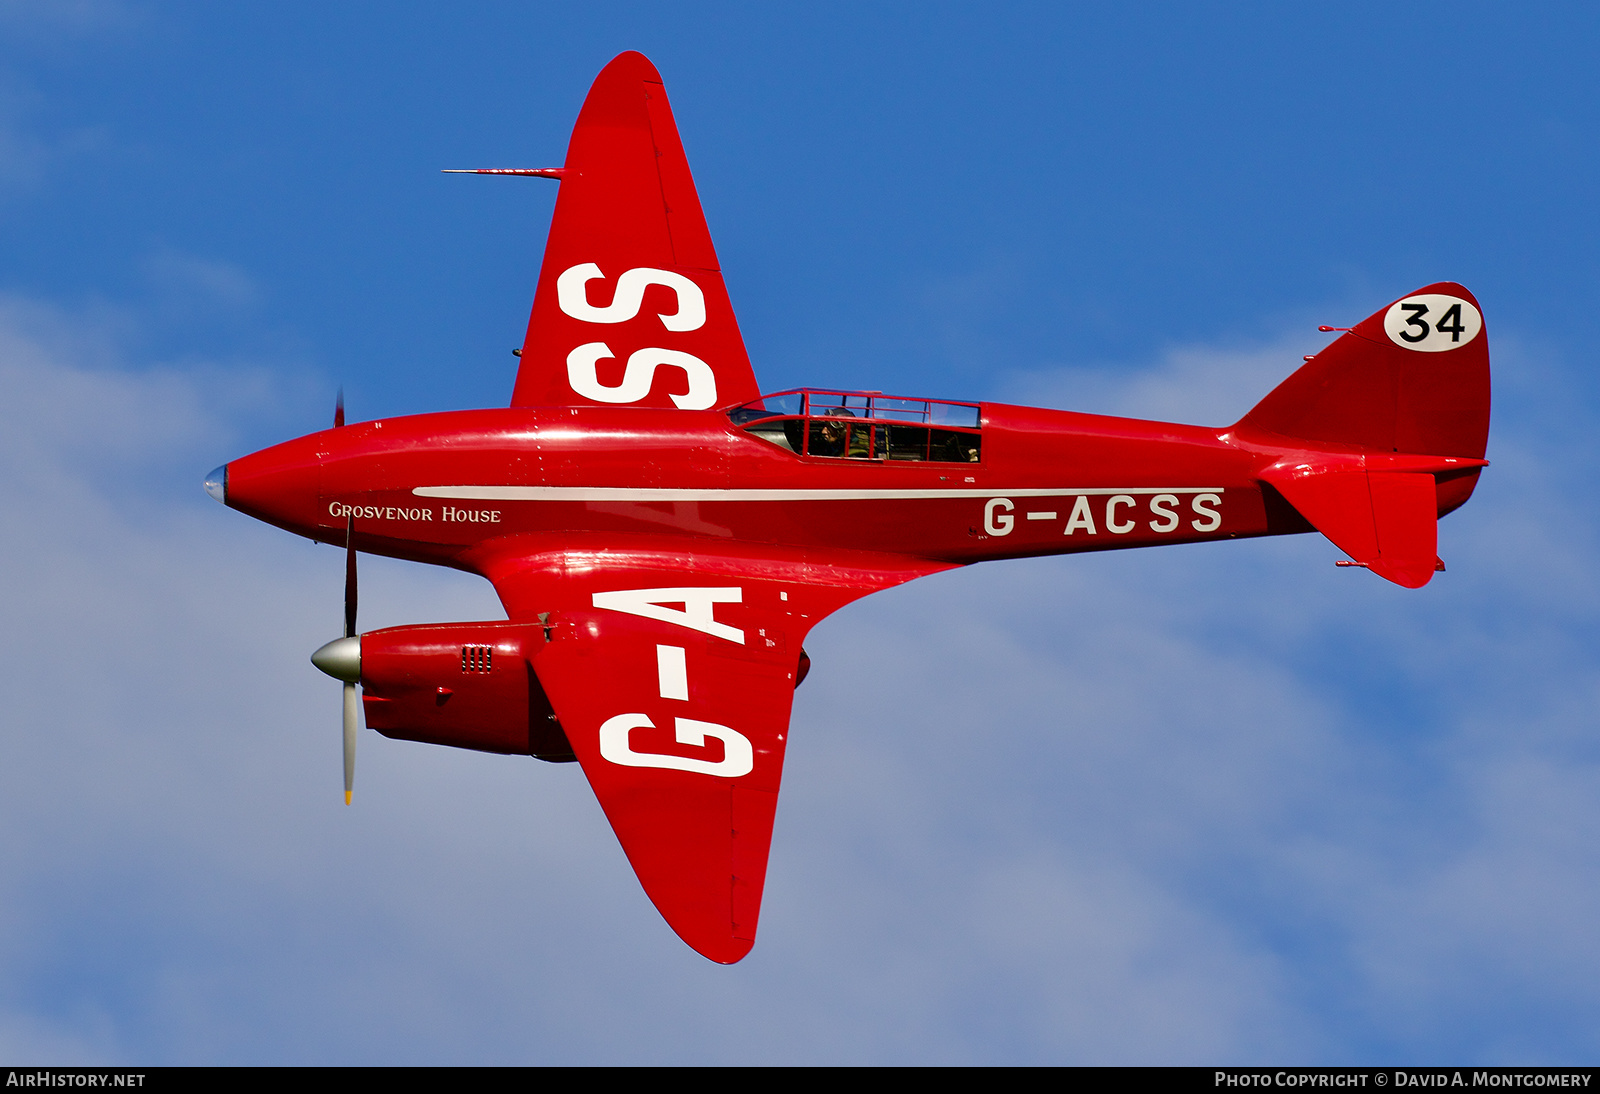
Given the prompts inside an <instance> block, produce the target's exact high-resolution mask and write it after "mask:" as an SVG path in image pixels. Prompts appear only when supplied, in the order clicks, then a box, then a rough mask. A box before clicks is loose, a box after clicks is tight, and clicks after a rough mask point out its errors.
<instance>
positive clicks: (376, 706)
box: [360, 622, 576, 763]
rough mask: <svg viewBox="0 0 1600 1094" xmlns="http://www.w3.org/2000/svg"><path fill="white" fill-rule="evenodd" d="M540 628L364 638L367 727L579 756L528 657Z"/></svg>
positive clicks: (496, 625)
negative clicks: (556, 715) (574, 753)
mask: <svg viewBox="0 0 1600 1094" xmlns="http://www.w3.org/2000/svg"><path fill="white" fill-rule="evenodd" d="M542 631H543V628H541V627H540V626H539V625H538V624H526V623H506V622H487V623H430V624H424V625H422V626H414V627H389V628H387V629H385V630H379V631H368V632H367V633H365V634H363V635H362V636H361V655H360V656H361V688H362V701H363V703H364V704H365V706H366V714H367V726H368V727H369V728H371V729H375V730H377V731H378V732H379V733H381V734H383V735H384V736H385V737H395V738H398V739H401V740H407V741H425V742H427V743H429V744H436V745H450V746H452V747H455V748H471V749H476V750H477V751H479V752H499V753H510V754H519V755H527V756H537V757H538V758H539V759H541V760H549V761H551V762H554V763H562V762H569V761H571V760H573V759H575V758H576V757H574V756H573V754H572V746H571V745H569V744H568V743H567V738H566V734H564V733H563V732H562V731H561V726H560V725H559V724H557V722H556V717H555V711H554V710H552V709H551V707H550V700H549V699H548V698H547V697H546V696H545V693H544V688H543V687H542V686H540V684H539V678H538V676H536V675H535V674H534V671H533V665H532V663H531V660H530V657H529V654H531V653H532V652H533V651H534V650H536V649H538V648H539V647H540V646H542V645H543V643H544V636H543V633H542Z"/></svg>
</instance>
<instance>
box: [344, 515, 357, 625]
mask: <svg viewBox="0 0 1600 1094" xmlns="http://www.w3.org/2000/svg"><path fill="white" fill-rule="evenodd" d="M355 633H356V517H355V514H354V513H352V514H350V516H349V517H348V518H347V520H346V523H345V526H344V636H345V637H346V638H352V637H354V636H355Z"/></svg>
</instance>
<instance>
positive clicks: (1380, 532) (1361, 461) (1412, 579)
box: [1234, 282, 1489, 588]
mask: <svg viewBox="0 0 1600 1094" xmlns="http://www.w3.org/2000/svg"><path fill="white" fill-rule="evenodd" d="M1234 430H1235V432H1236V433H1237V434H1238V435H1240V436H1241V437H1243V438H1248V439H1252V440H1254V441H1257V442H1260V443H1263V444H1264V445H1266V446H1270V447H1272V448H1277V449H1289V450H1290V451H1287V452H1285V454H1284V456H1283V457H1282V458H1280V459H1279V460H1278V461H1277V462H1276V463H1273V464H1271V465H1270V466H1268V467H1266V468H1263V469H1262V471H1261V472H1260V477H1261V479H1262V481H1264V482H1266V483H1269V484H1271V485H1272V486H1273V487H1274V488H1276V489H1277V490H1278V491H1279V493H1281V494H1283V496H1284V497H1285V498H1286V499H1287V500H1288V502H1289V503H1290V504H1291V505H1293V506H1294V507H1295V509H1297V510H1298V511H1299V512H1300V515H1301V516H1303V517H1305V518H1306V520H1308V521H1310V522H1311V523H1312V524H1313V525H1314V526H1315V527H1316V529H1317V530H1318V531H1319V532H1321V533H1322V534H1323V535H1325V536H1327V537H1328V538H1329V539H1330V540H1332V541H1333V542H1334V544H1335V545H1336V546H1338V547H1339V548H1340V549H1341V550H1343V551H1345V552H1346V553H1347V554H1349V555H1350V556H1351V558H1353V559H1355V561H1356V562H1357V563H1359V564H1360V565H1363V566H1366V567H1367V568H1369V569H1371V570H1372V571H1373V572H1375V573H1377V574H1379V575H1380V576H1382V577H1385V578H1388V579H1389V580H1390V581H1393V582H1396V583H1397V584H1400V585H1404V586H1406V587H1408V588H1417V587H1420V586H1422V585H1425V584H1427V582H1428V580H1429V579H1430V578H1431V577H1432V576H1433V574H1434V571H1435V570H1436V569H1437V568H1438V566H1439V563H1438V559H1437V556H1436V554H1435V552H1436V550H1437V520H1438V518H1439V517H1440V516H1441V515H1443V514H1445V513H1448V512H1450V511H1451V510H1452V509H1455V508H1456V507H1458V506H1460V505H1461V504H1463V503H1464V502H1465V501H1466V500H1467V498H1469V497H1470V496H1471V495H1472V490H1473V487H1474V486H1475V485H1476V484H1477V481H1478V472H1479V471H1480V469H1481V468H1483V467H1484V466H1486V463H1485V461H1484V459H1483V454H1484V451H1485V449H1486V448H1487V445H1488V439H1489V339H1488V335H1487V333H1486V332H1485V330H1484V326H1483V314H1482V312H1481V311H1480V310H1479V308H1478V302H1477V300H1476V299H1475V298H1474V297H1473V295H1472V294H1471V293H1469V292H1468V291H1467V290H1466V289H1464V288H1463V287H1462V286H1460V285H1457V284H1455V283H1453V282H1440V283H1439V284H1435V285H1428V286H1425V287H1424V288H1421V289H1418V290H1417V291H1416V292H1415V293H1412V294H1411V295H1410V296H1407V297H1404V298H1402V299H1400V300H1396V301H1395V302H1394V303H1393V304H1391V305H1389V306H1388V307H1387V308H1384V309H1383V310H1381V311H1378V312H1376V313H1374V314H1373V315H1371V316H1369V317H1368V318H1367V319H1365V320H1364V321H1363V322H1361V323H1360V324H1358V325H1357V326H1356V327H1354V328H1352V329H1351V330H1350V331H1349V333H1347V334H1345V335H1344V337H1342V338H1340V339H1339V340H1338V341H1336V342H1334V343H1333V344H1332V345H1331V346H1329V347H1328V348H1327V349H1325V350H1323V351H1322V352H1321V353H1319V354H1317V355H1316V356H1315V357H1313V358H1311V360H1310V361H1308V362H1307V363H1306V364H1305V366H1304V367H1303V368H1301V369H1300V370H1299V371H1298V372H1296V373H1295V374H1294V375H1293V376H1290V377H1289V378H1288V379H1287V380H1285V381H1284V382H1283V383H1281V384H1279V385H1278V386H1277V387H1276V388H1274V389H1273V390H1272V392H1271V394H1269V395H1268V396H1267V397H1266V398H1265V399H1263V400H1261V402H1260V403H1258V404H1257V405H1256V407H1255V409H1253V410H1251V411H1250V413H1249V414H1246V415H1245V416H1244V418H1243V419H1242V420H1241V421H1240V422H1239V423H1238V424H1237V425H1236V426H1235V427H1234Z"/></svg>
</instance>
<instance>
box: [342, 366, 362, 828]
mask: <svg viewBox="0 0 1600 1094" xmlns="http://www.w3.org/2000/svg"><path fill="white" fill-rule="evenodd" d="M339 412H340V416H341V417H343V414H344V403H343V400H342V398H341V400H340V411H339ZM355 633H356V517H355V514H354V513H351V514H350V515H349V517H347V518H346V520H345V526H344V636H345V637H346V638H354V637H355ZM358 641H359V639H358ZM358 717H359V712H358V711H357V709H356V685H355V683H354V681H350V680H346V681H345V685H344V803H345V804H346V805H349V804H350V795H351V792H352V791H354V789H355V785H356V728H357V727H358V726H359V725H360V723H359V722H358V721H357V720H356V719H357V718H358Z"/></svg>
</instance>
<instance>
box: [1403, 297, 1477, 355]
mask: <svg viewBox="0 0 1600 1094" xmlns="http://www.w3.org/2000/svg"><path fill="white" fill-rule="evenodd" d="M1383 329H1384V331H1385V332H1386V333H1387V334H1388V335H1389V341H1391V342H1393V343H1394V344H1395V345H1397V346H1404V347H1405V348H1406V349H1415V350H1421V351H1422V352H1423V353H1443V352H1444V351H1445V350H1452V349H1459V348H1460V347H1462V346H1464V345H1466V344H1467V343H1468V342H1470V341H1472V340H1473V339H1474V338H1476V337H1478V334H1479V332H1481V331H1482V330H1483V316H1482V315H1481V314H1480V313H1479V312H1478V309H1477V308H1475V307H1473V306H1472V303H1471V302H1470V301H1467V300H1463V299H1461V298H1460V297H1459V296H1446V295H1444V294H1443V293H1423V294H1422V295H1420V296H1408V297H1406V298H1405V299H1404V300H1399V301H1396V302H1395V303H1394V304H1392V305H1390V307H1389V310H1388V311H1387V312H1385V313H1384V316H1383Z"/></svg>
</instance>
